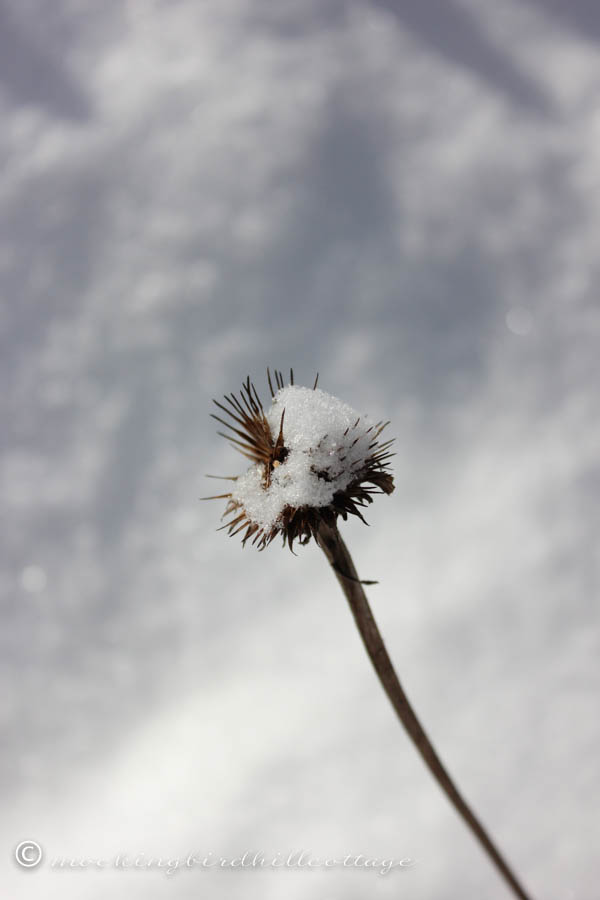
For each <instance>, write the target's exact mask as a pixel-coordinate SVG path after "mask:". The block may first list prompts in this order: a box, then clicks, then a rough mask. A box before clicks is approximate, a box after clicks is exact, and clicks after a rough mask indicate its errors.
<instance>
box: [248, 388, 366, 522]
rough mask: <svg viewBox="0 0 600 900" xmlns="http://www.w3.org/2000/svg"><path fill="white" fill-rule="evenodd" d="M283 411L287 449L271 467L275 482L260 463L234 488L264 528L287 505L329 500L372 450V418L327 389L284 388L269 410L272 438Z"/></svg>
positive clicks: (251, 516)
mask: <svg viewBox="0 0 600 900" xmlns="http://www.w3.org/2000/svg"><path fill="white" fill-rule="evenodd" d="M284 411H285V413H284ZM282 414H284V415H283V441H284V446H285V448H286V450H287V451H288V452H287V456H286V457H285V459H284V460H282V462H281V463H280V464H279V465H276V466H275V467H274V468H273V471H272V473H271V483H270V484H269V486H268V487H267V488H265V484H264V466H263V465H262V464H260V463H257V464H256V465H253V466H252V467H251V468H250V469H249V470H248V471H247V472H246V473H245V474H244V475H242V476H240V477H239V478H238V479H237V481H236V482H235V485H234V489H233V491H232V499H233V500H235V501H237V502H238V503H240V504H241V505H242V506H243V507H244V509H245V511H246V514H247V516H248V517H249V518H250V519H251V520H252V521H253V522H256V523H257V524H258V525H260V526H261V527H262V528H270V527H272V526H273V525H275V523H276V522H277V519H278V517H279V516H280V515H281V513H282V512H283V510H284V508H285V507H286V506H292V507H296V508H297V507H306V506H311V507H321V506H327V505H328V504H329V503H331V501H332V499H333V495H334V494H335V493H337V492H338V491H342V490H344V488H346V487H347V485H348V484H349V483H350V482H351V481H352V479H353V478H354V477H355V476H356V474H357V472H359V471H360V470H361V469H362V468H363V467H364V465H365V461H366V459H367V458H368V457H369V456H370V455H371V453H372V448H370V447H369V445H370V444H371V443H372V441H373V430H374V424H373V423H372V422H371V421H370V420H369V419H367V417H366V416H361V415H360V414H359V413H357V412H356V410H354V409H352V407H350V406H348V405H347V404H346V403H343V402H342V401H341V400H338V399H337V397H333V396H332V395H331V394H327V393H326V392H325V391H322V390H319V389H317V390H312V389H311V388H306V387H300V386H298V385H290V386H288V387H284V388H281V390H279V391H278V392H277V394H276V395H275V397H274V398H273V403H272V405H271V408H270V409H269V410H268V411H267V412H266V418H267V421H268V423H269V427H270V429H271V432H272V434H273V437H274V439H276V438H277V435H278V434H279V429H280V426H281V417H282ZM367 430H368V433H367Z"/></svg>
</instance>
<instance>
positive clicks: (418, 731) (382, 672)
mask: <svg viewBox="0 0 600 900" xmlns="http://www.w3.org/2000/svg"><path fill="white" fill-rule="evenodd" d="M318 543H319V546H320V547H321V549H322V550H323V552H324V553H325V556H326V557H327V559H328V561H329V563H330V564H331V566H332V568H333V570H334V572H335V576H336V578H337V580H338V581H339V583H340V586H341V588H342V590H343V592H344V594H345V595H346V599H347V600H348V603H349V604H350V609H351V610H352V615H353V616H354V621H355V622H356V625H357V627H358V630H359V632H360V636H361V639H362V642H363V644H364V645H365V648H366V651H367V653H368V655H369V658H370V659H371V662H372V663H373V667H374V669H375V671H376V673H377V676H378V678H379V680H380V682H381V684H382V686H383V689H384V690H385V692H386V694H387V695H388V697H389V700H390V702H391V704H392V706H393V707H394V709H395V711H396V713H397V715H398V718H399V719H400V721H401V722H402V724H403V725H404V727H405V729H406V731H407V732H408V735H409V737H410V739H411V740H412V741H413V743H414V744H415V746H416V748H417V750H418V751H419V753H420V754H421V757H422V759H423V761H424V762H425V765H426V766H427V768H428V769H429V771H430V772H431V774H432V775H433V777H434V778H435V780H436V781H437V783H438V784H439V786H440V787H441V789H442V790H443V791H444V793H445V794H446V796H447V797H448V799H449V800H450V802H451V803H452V805H453V806H454V808H455V809H456V811H457V812H458V814H459V815H460V816H461V817H462V819H463V821H464V822H465V823H466V824H467V825H468V826H469V828H470V829H471V831H472V833H473V834H474V835H475V838H476V839H477V841H478V842H479V844H480V845H481V847H482V848H483V849H484V850H485V852H486V853H487V855H488V857H489V858H490V859H491V861H492V862H493V863H494V865H495V866H496V868H497V869H498V871H499V872H500V874H501V875H502V877H503V878H504V879H505V881H506V882H507V884H509V885H510V887H511V889H512V891H513V892H514V894H515V896H516V897H519V898H520V900H531V897H530V895H529V894H527V892H526V891H525V889H524V888H523V887H522V886H521V884H520V883H519V881H518V879H517V877H516V876H515V874H514V873H513V871H512V870H511V868H510V866H509V865H508V863H507V862H506V860H505V859H504V858H503V856H502V854H501V853H500V851H499V850H498V849H497V848H496V846H495V844H494V842H493V841H492V839H491V838H490V836H489V834H488V833H487V831H486V830H485V828H484V827H483V825H482V824H481V823H480V821H479V820H478V819H477V817H476V816H475V814H474V813H473V812H472V810H471V809H470V807H469V806H468V805H467V803H466V802H465V800H464V799H463V797H462V795H461V794H460V792H459V791H458V789H457V787H456V786H455V784H454V782H453V781H452V779H451V777H450V775H449V774H448V772H447V771H446V769H445V767H444V765H443V764H442V762H441V760H440V758H439V756H438V755H437V753H436V751H435V750H434V748H433V746H432V744H431V741H430V740H429V738H428V737H427V734H426V733H425V731H424V729H423V726H422V725H421V723H420V722H419V719H418V718H417V716H416V714H415V711H414V710H413V708H412V706H411V704H410V701H409V700H408V698H407V696H406V694H405V693H404V690H403V688H402V685H401V684H400V681H399V679H398V676H397V674H396V671H395V669H394V666H393V665H392V661H391V659H390V657H389V654H388V652H387V650H386V647H385V644H384V642H383V638H382V636H381V633H380V631H379V628H378V627H377V622H376V621H375V618H374V616H373V613H372V611H371V607H370V606H369V602H368V600H367V598H366V596H365V592H364V590H363V587H362V584H361V582H360V580H359V578H358V575H357V574H356V569H355V567H354V563H353V562H352V557H351V556H350V553H349V551H348V548H347V547H346V545H345V543H344V541H343V540H342V537H341V535H340V533H339V531H338V529H337V527H336V526H335V525H334V526H331V525H329V524H327V523H325V522H322V523H321V524H320V526H319V531H318Z"/></svg>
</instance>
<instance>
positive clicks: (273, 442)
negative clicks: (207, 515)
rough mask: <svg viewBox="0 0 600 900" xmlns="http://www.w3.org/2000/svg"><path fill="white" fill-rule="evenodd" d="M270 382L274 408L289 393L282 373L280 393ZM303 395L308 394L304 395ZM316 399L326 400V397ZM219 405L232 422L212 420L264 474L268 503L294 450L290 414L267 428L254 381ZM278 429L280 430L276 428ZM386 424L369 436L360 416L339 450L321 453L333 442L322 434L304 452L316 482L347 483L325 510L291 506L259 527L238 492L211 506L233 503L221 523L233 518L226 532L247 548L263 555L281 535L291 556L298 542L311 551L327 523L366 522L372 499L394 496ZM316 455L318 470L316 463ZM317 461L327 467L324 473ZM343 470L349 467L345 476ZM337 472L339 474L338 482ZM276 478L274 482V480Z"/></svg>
mask: <svg viewBox="0 0 600 900" xmlns="http://www.w3.org/2000/svg"><path fill="white" fill-rule="evenodd" d="M267 380H268V384H269V389H270V392H271V398H272V400H273V401H275V398H276V395H277V394H278V393H279V391H281V390H282V389H283V388H284V378H283V375H282V373H281V372H280V371H277V370H275V372H274V381H275V385H276V388H274V387H273V380H272V378H271V372H270V370H269V369H267ZM317 382H318V375H317V378H316V379H315V383H314V385H313V390H316V388H317ZM289 384H290V386H294V373H293V370H291V369H290V381H289ZM299 390H303V391H305V390H306V389H299ZM318 393H319V394H321V395H323V394H322V392H321V391H319V392H318ZM324 396H328V395H324ZM333 399H335V398H332V400H333ZM213 402H214V403H215V404H216V406H217V407H218V408H219V409H220V410H221V412H222V413H224V414H225V415H226V416H228V417H229V419H230V420H231V421H227V420H226V419H223V418H221V416H218V415H216V414H214V413H212V414H211V415H212V416H213V418H215V419H216V420H217V421H218V422H219V423H220V424H222V425H223V426H224V427H225V428H226V429H228V432H221V431H220V432H218V433H219V434H220V435H221V436H222V437H224V438H226V439H227V440H228V441H230V443H231V444H232V446H234V447H235V448H236V449H237V450H238V451H239V452H240V453H242V455H243V456H245V457H246V458H247V459H249V460H250V461H251V462H252V463H253V468H254V467H258V470H259V471H260V483H259V486H258V489H259V490H262V491H264V492H266V495H268V493H269V491H275V489H276V486H275V485H272V482H273V481H274V480H277V479H278V475H280V474H281V473H283V472H284V471H285V463H286V459H287V458H288V454H289V453H290V449H291V448H290V447H289V446H288V445H286V420H285V413H286V410H285V407H284V408H283V410H282V411H281V415H279V411H278V410H277V413H276V419H275V418H274V415H273V408H274V407H271V410H269V413H268V414H269V416H270V418H271V423H269V421H268V418H267V413H266V412H265V409H264V407H263V404H262V402H261V400H260V397H259V396H258V393H257V391H256V388H255V386H254V384H253V383H252V382H251V381H250V377H249V376H248V378H247V379H246V381H245V383H244V384H243V385H242V389H241V391H240V393H239V396H238V397H236V396H235V394H229V395H225V396H224V403H220V402H219V401H217V400H215V401H213ZM337 402H340V401H337ZM275 424H276V427H274V426H275ZM388 424H389V422H378V423H376V424H371V425H368V427H365V428H364V429H363V428H362V426H361V417H360V416H359V417H358V418H357V419H356V421H354V422H353V424H350V425H348V426H347V427H346V428H345V430H344V431H343V433H340V435H339V436H338V437H339V440H338V441H336V442H334V443H333V447H334V449H333V450H332V449H328V448H329V444H328V445H327V448H326V450H325V451H323V447H322V445H323V444H324V443H325V442H326V441H327V439H329V441H330V442H331V438H330V435H329V434H328V433H324V434H323V435H322V437H321V439H320V440H319V441H318V442H316V443H315V446H314V447H313V448H308V449H305V450H304V451H303V452H304V453H305V455H308V457H309V461H310V473H311V476H312V477H313V479H314V478H316V479H317V480H321V481H322V482H325V483H329V484H331V485H333V486H335V484H336V483H337V482H338V481H339V480H340V478H341V479H342V480H341V483H343V489H341V490H333V493H332V495H331V497H330V498H329V500H328V502H327V503H325V504H320V503H319V504H315V503H314V502H313V503H311V502H306V503H303V502H296V503H285V504H283V505H282V508H281V509H280V510H279V511H278V513H277V515H276V517H275V519H274V520H273V521H270V522H266V521H264V520H263V521H257V520H256V517H254V516H253V515H252V514H251V513H250V512H249V511H248V510H247V509H246V506H245V505H244V503H243V502H242V501H241V500H240V499H239V497H236V495H235V494H236V491H235V489H234V490H232V491H230V492H228V493H225V494H219V495H216V496H215V497H211V498H205V499H227V501H228V502H227V506H226V509H225V513H224V516H223V518H225V517H229V521H227V522H226V523H225V524H224V525H223V526H221V527H222V528H223V529H227V531H228V534H229V535H230V536H233V535H235V534H240V533H243V534H242V544H244V545H245V544H246V542H247V541H249V540H250V542H251V543H252V544H253V545H256V546H257V547H258V549H259V550H263V549H264V548H265V547H267V546H268V545H269V544H270V543H271V541H272V540H273V539H274V538H275V537H276V536H277V535H278V534H281V535H282V537H283V543H284V545H285V544H286V543H287V544H288V546H289V548H290V550H292V549H293V542H294V541H295V540H298V541H299V543H300V544H306V543H307V542H308V541H309V540H310V538H311V537H314V538H315V539H316V538H317V535H318V531H319V527H320V525H321V524H322V523H327V524H329V525H331V526H334V525H335V523H336V521H337V518H338V516H341V518H342V519H344V520H346V519H347V517H348V516H349V515H354V516H358V518H360V519H361V520H362V521H363V522H364V521H365V520H364V518H363V515H362V513H361V509H362V508H364V507H366V506H368V504H370V503H372V502H373V495H374V494H381V493H384V494H391V493H392V491H393V490H394V482H393V477H392V475H391V473H390V472H389V470H388V466H389V460H390V458H391V457H392V456H393V455H394V454H393V453H391V452H390V447H391V445H392V443H393V439H390V440H387V441H384V442H383V443H380V442H379V440H378V438H379V436H380V434H381V432H382V431H383V429H384V428H385V427H386V426H387V425H388ZM296 427H297V426H296ZM359 442H361V443H360V444H359ZM357 444H359V449H360V450H361V452H360V453H359V454H358V458H357V451H356V449H355V448H356V445H357ZM324 452H325V458H326V460H327V462H328V464H327V465H325V466H324V465H323V464H322V459H323V453H324ZM313 454H314V463H313V462H312V457H313ZM330 457H334V458H333V461H332V465H333V466H334V468H333V469H332V468H331V465H330V464H329V458H330ZM319 459H321V464H320V465H319ZM280 466H281V467H282V468H281V469H280V470H279V473H276V470H277V469H278V467H280ZM344 466H346V471H345V472H344ZM332 471H333V472H334V473H337V474H335V475H332ZM340 472H341V473H342V474H341V476H340ZM274 473H276V474H275V475H274ZM238 477H241V476H231V477H230V479H229V480H232V481H237V480H238ZM288 484H289V478H288Z"/></svg>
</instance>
